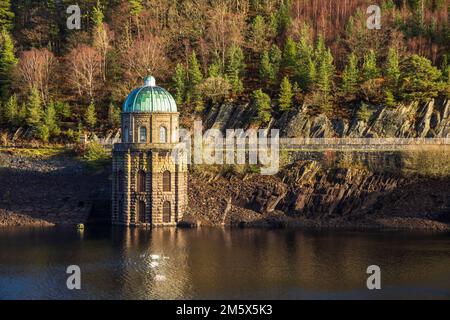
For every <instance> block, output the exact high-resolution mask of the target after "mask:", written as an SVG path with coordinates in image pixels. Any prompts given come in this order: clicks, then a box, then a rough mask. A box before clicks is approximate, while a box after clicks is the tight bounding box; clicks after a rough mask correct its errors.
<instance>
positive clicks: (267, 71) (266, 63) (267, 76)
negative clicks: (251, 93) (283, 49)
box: [259, 51, 273, 87]
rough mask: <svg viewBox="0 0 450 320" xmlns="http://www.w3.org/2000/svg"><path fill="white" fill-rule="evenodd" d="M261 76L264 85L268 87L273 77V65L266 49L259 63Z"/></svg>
mask: <svg viewBox="0 0 450 320" xmlns="http://www.w3.org/2000/svg"><path fill="white" fill-rule="evenodd" d="M259 76H260V79H261V81H262V82H263V83H264V85H265V86H266V87H268V86H269V84H270V82H271V81H272V79H273V66H272V63H271V62H270V56H269V52H268V51H264V52H263V54H262V55H261V62H260V64H259Z"/></svg>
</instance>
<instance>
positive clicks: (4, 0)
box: [0, 0, 14, 30]
mask: <svg viewBox="0 0 450 320" xmlns="http://www.w3.org/2000/svg"><path fill="white" fill-rule="evenodd" d="M13 18H14V13H13V11H12V10H11V0H0V30H3V29H5V30H11V29H12V26H13V23H12V21H13Z"/></svg>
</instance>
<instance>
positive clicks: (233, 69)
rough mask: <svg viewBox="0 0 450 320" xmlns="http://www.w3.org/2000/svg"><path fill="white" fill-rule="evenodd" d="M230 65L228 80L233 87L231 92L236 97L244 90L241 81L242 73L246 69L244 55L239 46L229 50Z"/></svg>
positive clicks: (228, 64)
mask: <svg viewBox="0 0 450 320" xmlns="http://www.w3.org/2000/svg"><path fill="white" fill-rule="evenodd" d="M227 56H228V61H227V62H228V63H227V74H226V79H227V81H228V83H229V84H230V85H231V92H232V93H233V94H234V95H237V94H240V93H241V92H242V91H243V90H244V85H243V83H242V80H241V76H242V72H243V71H244V68H245V63H244V53H243V52H242V49H241V48H239V47H238V46H235V45H233V46H231V47H230V48H229V50H228V55H227Z"/></svg>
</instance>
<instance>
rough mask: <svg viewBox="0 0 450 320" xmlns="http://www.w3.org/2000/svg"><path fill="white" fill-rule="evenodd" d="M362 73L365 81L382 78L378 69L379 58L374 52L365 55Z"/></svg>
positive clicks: (370, 51)
mask: <svg viewBox="0 0 450 320" xmlns="http://www.w3.org/2000/svg"><path fill="white" fill-rule="evenodd" d="M362 73H363V81H368V80H372V79H376V78H378V77H379V76H380V71H379V70H378V67H377V56H376V53H375V51H374V50H369V52H368V53H366V54H365V55H364V62H363V70H362Z"/></svg>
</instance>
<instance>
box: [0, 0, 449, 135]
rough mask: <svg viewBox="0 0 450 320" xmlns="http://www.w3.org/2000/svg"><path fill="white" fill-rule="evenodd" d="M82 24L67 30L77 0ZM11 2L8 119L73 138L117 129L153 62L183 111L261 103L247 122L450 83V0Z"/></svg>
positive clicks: (11, 127) (6, 0) (438, 90)
mask: <svg viewBox="0 0 450 320" xmlns="http://www.w3.org/2000/svg"><path fill="white" fill-rule="evenodd" d="M75 2H76V3H77V4H78V5H79V7H80V9H81V29H80V30H69V28H68V27H67V19H68V18H69V16H71V14H70V13H67V8H68V7H69V6H70V5H73V4H75ZM372 4H373V1H371V0H370V1H369V0H339V1H337V0H184V1H182V0H109V1H108V0H79V1H72V0H60V1H57V0H13V1H11V0H0V31H1V34H0V91H1V101H2V102H1V108H0V130H1V131H3V132H4V135H5V136H4V139H7V135H6V132H9V133H13V132H16V130H17V129H18V128H22V131H23V132H25V133H26V134H24V136H25V137H27V138H28V139H37V140H41V141H44V142H47V141H56V142H58V141H60V142H62V141H75V140H77V139H78V135H79V134H80V133H81V132H83V131H84V130H91V131H98V132H105V131H107V130H111V129H115V128H118V126H119V115H120V106H121V103H122V101H123V99H124V98H125V97H126V95H127V94H128V93H129V92H130V91H131V89H132V88H134V87H137V86H140V85H141V83H142V82H143V78H144V77H145V76H146V75H147V74H149V73H150V74H152V75H154V76H155V77H156V79H157V83H158V84H159V85H161V86H164V87H166V88H168V89H169V91H171V93H172V94H173V95H174V97H175V98H176V100H177V103H178V105H179V109H180V110H181V112H182V114H183V115H185V116H188V115H192V114H196V115H198V116H202V115H204V113H205V112H207V111H208V109H209V107H210V106H211V105H213V104H219V103H222V102H223V101H227V102H228V103H235V104H240V103H245V102H249V103H250V105H251V107H252V108H253V109H254V113H253V115H252V117H251V118H249V119H248V122H249V123H252V124H254V125H265V124H267V123H269V122H270V121H271V120H272V119H275V120H276V119H279V118H280V117H282V116H283V115H284V114H286V113H288V112H291V111H292V110H294V109H296V108H299V106H301V105H308V107H309V110H310V112H313V113H316V114H320V113H325V114H332V115H334V116H337V117H343V118H345V117H348V116H349V115H350V114H353V113H354V112H355V108H356V109H358V110H357V111H358V112H360V114H361V115H362V116H364V112H365V111H366V109H365V108H367V105H383V106H388V107H391V108H397V107H398V105H399V104H402V103H408V102H411V101H426V100H428V99H430V98H434V97H438V96H443V97H445V96H447V97H448V96H449V95H450V61H449V60H450V48H449V46H450V25H449V15H450V7H449V6H450V1H449V0H384V1H381V0H380V1H378V4H379V5H380V7H381V28H380V29H369V28H367V27H366V21H367V19H368V18H369V16H370V15H369V14H367V13H366V10H367V8H368V7H369V5H372Z"/></svg>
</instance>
